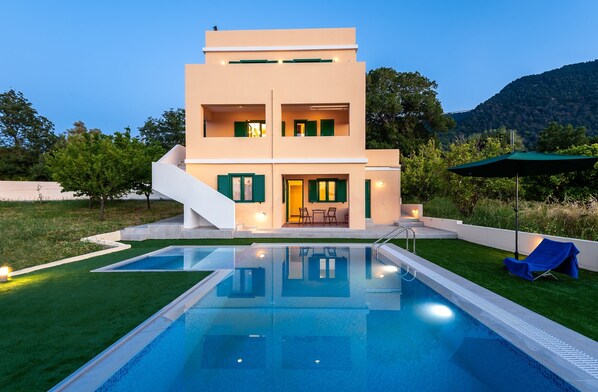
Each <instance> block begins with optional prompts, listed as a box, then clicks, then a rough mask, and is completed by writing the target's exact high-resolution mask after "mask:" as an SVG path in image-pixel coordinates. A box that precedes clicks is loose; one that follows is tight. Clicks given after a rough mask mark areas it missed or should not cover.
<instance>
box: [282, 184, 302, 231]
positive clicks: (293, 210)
mask: <svg viewBox="0 0 598 392" xmlns="http://www.w3.org/2000/svg"><path fill="white" fill-rule="evenodd" d="M286 188H287V222H289V223H299V209H300V208H303V180H287V187H286Z"/></svg>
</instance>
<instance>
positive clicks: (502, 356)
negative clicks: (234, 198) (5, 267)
mask: <svg viewBox="0 0 598 392" xmlns="http://www.w3.org/2000/svg"><path fill="white" fill-rule="evenodd" d="M213 253H214V252H211V253H210V254H213ZM229 256H230V254H229ZM204 259H205V258H204ZM232 260H233V261H234V263H233V264H234V265H233V267H234V270H233V271H232V272H231V273H230V275H229V276H228V277H227V278H225V279H224V280H223V281H222V282H221V283H219V284H218V285H217V286H216V287H215V288H214V289H213V290H211V291H210V292H209V293H208V294H207V295H206V296H204V297H203V298H202V299H200V300H199V301H198V302H197V303H196V304H195V305H194V306H193V307H191V308H190V309H188V310H187V311H186V312H185V313H183V314H182V315H181V316H180V317H178V318H177V319H176V320H175V321H174V322H173V323H172V324H171V325H170V327H169V328H168V329H166V330H165V331H164V332H163V333H161V334H160V335H159V336H158V337H157V338H156V339H155V340H153V341H152V342H151V343H150V344H149V345H148V346H146V347H145V348H144V349H143V350H142V351H141V352H139V353H138V354H137V355H135V356H134V357H133V359H131V360H130V361H129V362H128V363H127V364H126V365H125V366H124V367H123V368H122V369H120V370H119V371H118V372H116V373H115V374H114V375H113V376H112V377H111V378H110V379H108V380H107V381H106V382H105V383H104V384H103V385H102V387H101V388H100V390H102V391H131V390H144V391H310V390H311V391H322V390H329V391H413V390H420V391H530V390H542V391H558V390H575V389H574V388H572V387H571V386H570V385H569V384H566V383H565V382H564V381H563V380H562V379H560V378H559V377H558V376H556V375H555V374H553V373H551V372H550V371H548V370H547V369H546V368H544V367H543V366H542V365H540V364H539V363H538V362H536V361H534V360H533V359H532V358H530V357H528V356H527V355H525V354H524V353H522V352H521V351H519V350H518V349H516V348H515V347H514V346H512V345H511V344H510V343H508V342H507V341H505V340H504V339H503V338H501V337H499V336H498V335H497V334H495V333H494V332H492V331H491V330H489V329H488V328H486V327H485V326H484V325H482V324H481V323H480V322H478V321H477V320H475V319H473V318H472V317H471V316H469V315H468V314H466V313H464V312H462V311H461V310H460V309H459V308H458V307H456V306H455V305H453V304H452V303H450V302H448V301H447V300H446V299H444V297H442V296H440V295H439V294H437V293H436V292H435V291H433V290H431V289H430V288H429V287H427V286H426V285H424V284H423V283H421V282H420V281H418V280H417V279H412V278H413V277H412V276H411V275H409V274H407V273H406V272H405V271H402V270H401V269H397V266H395V265H394V264H392V263H390V262H389V261H388V260H380V261H379V260H377V259H376V257H372V254H371V249H370V248H368V247H364V246H354V245H351V246H334V247H330V246H273V247H255V246H254V247H251V248H249V249H246V250H245V251H244V253H243V257H237V258H236V260H235V258H234V257H233V259H232ZM148 263H149V264H148V265H149V267H150V269H153V268H154V267H155V265H154V264H152V262H148ZM175 264H176V263H175ZM226 265H228V266H229V267H230V260H229V264H226ZM231 269H232V268H231Z"/></svg>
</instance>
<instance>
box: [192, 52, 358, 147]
mask: <svg viewBox="0 0 598 392" xmlns="http://www.w3.org/2000/svg"><path fill="white" fill-rule="evenodd" d="M185 96H186V98H185V101H186V103H185V108H186V112H187V118H186V123H187V124H186V147H187V158H188V159H189V158H191V159H193V158H199V157H202V158H246V157H250V156H256V155H259V156H262V157H283V158H284V157H306V156H307V157H363V156H364V149H365V146H364V141H365V64H364V63H344V64H339V63H308V64H242V65H224V66H221V65H208V64H192V65H187V66H186V93H185ZM339 102H342V103H348V104H349V129H350V136H338V137H337V136H335V139H334V148H331V145H330V141H326V142H324V143H323V142H322V139H320V138H319V137H316V138H291V139H289V138H284V139H283V138H282V136H281V121H282V105H284V104H326V103H329V104H337V103H339ZM218 104H235V105H240V106H242V105H251V104H254V105H255V104H259V105H265V120H266V128H267V129H268V130H269V132H268V135H267V136H266V138H261V139H268V140H269V143H259V144H258V143H251V142H255V140H254V139H252V140H249V141H247V140H245V141H239V140H238V138H232V137H231V138H204V137H203V120H204V119H203V110H202V105H218ZM316 113H317V112H314V116H315V115H316ZM295 118H299V117H295ZM320 118H323V117H320ZM292 127H293V125H292V120H291V119H289V120H288V121H287V122H286V129H287V130H292Z"/></svg>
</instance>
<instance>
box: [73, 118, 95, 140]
mask: <svg viewBox="0 0 598 392" xmlns="http://www.w3.org/2000/svg"><path fill="white" fill-rule="evenodd" d="M86 133H102V131H100V130H99V129H98V128H91V129H87V126H86V125H85V123H84V122H83V121H81V120H79V121H75V122H74V123H73V127H72V128H70V129H67V130H66V134H67V137H73V136H77V135H83V134H86Z"/></svg>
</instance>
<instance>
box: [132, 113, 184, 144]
mask: <svg viewBox="0 0 598 392" xmlns="http://www.w3.org/2000/svg"><path fill="white" fill-rule="evenodd" d="M139 133H140V134H141V138H142V139H143V141H144V142H145V143H146V144H152V143H157V144H159V145H161V146H162V147H163V148H164V149H165V150H166V151H168V150H170V149H171V148H172V147H174V146H176V145H177V144H180V145H183V146H184V145H185V109H170V110H167V111H165V112H164V113H162V117H160V118H153V117H148V119H147V120H146V121H145V124H143V126H141V127H140V128H139Z"/></svg>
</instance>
